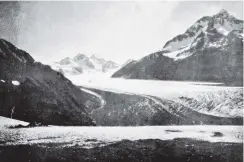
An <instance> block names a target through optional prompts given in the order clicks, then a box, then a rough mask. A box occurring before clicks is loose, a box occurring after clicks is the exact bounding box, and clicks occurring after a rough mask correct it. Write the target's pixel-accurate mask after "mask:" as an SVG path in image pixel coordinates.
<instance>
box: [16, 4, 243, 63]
mask: <svg viewBox="0 0 244 162" xmlns="http://www.w3.org/2000/svg"><path fill="white" fill-rule="evenodd" d="M242 7H243V4H242V2H138V1H137V2H21V7H20V17H19V32H18V41H17V46H18V47H20V48H22V49H24V50H26V51H27V52H29V53H30V54H31V55H32V56H33V57H34V58H35V59H36V60H38V61H41V62H43V63H50V62H52V61H59V60H60V59H62V58H64V57H73V56H75V55H76V54H78V53H84V54H87V55H91V54H98V55H100V56H101V57H104V58H105V59H110V60H113V61H116V62H118V63H124V62H125V61H126V60H128V59H139V58H141V57H143V56H145V55H148V54H150V53H152V52H155V51H157V50H159V49H162V47H163V46H164V44H165V43H166V41H168V40H169V39H171V38H173V37H174V36H176V35H177V34H180V33H183V32H185V30H186V29H187V28H188V27H190V26H191V25H192V24H193V23H194V22H195V21H196V20H197V19H199V18H201V17H202V16H211V15H213V14H216V13H218V12H219V11H220V10H221V9H226V10H227V11H228V12H229V13H230V14H232V15H234V16H236V17H238V18H240V19H243V17H242V15H243V13H242V12H243V8H242Z"/></svg>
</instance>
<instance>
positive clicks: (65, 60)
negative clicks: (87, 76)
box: [60, 57, 71, 65]
mask: <svg viewBox="0 0 244 162" xmlns="http://www.w3.org/2000/svg"><path fill="white" fill-rule="evenodd" d="M70 63H71V58H69V57H66V58H64V59H62V60H61V61H60V64H61V65H67V64H70Z"/></svg>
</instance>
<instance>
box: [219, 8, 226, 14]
mask: <svg viewBox="0 0 244 162" xmlns="http://www.w3.org/2000/svg"><path fill="white" fill-rule="evenodd" d="M219 14H228V12H227V11H226V10H225V9H221V10H220V11H219Z"/></svg>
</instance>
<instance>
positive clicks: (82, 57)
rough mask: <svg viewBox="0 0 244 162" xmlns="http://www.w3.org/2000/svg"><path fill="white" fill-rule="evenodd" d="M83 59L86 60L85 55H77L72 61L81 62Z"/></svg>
mask: <svg viewBox="0 0 244 162" xmlns="http://www.w3.org/2000/svg"><path fill="white" fill-rule="evenodd" d="M84 58H87V56H86V55H85V54H82V53H79V54H78V55H76V56H75V57H74V58H73V59H74V60H82V59H84Z"/></svg>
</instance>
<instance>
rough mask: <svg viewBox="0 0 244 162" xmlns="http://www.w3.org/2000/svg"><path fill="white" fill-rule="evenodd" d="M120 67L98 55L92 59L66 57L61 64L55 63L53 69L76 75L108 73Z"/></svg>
mask: <svg viewBox="0 0 244 162" xmlns="http://www.w3.org/2000/svg"><path fill="white" fill-rule="evenodd" d="M118 67H119V65H118V64H117V63H115V62H113V61H107V60H105V59H103V58H101V57H99V56H97V55H92V56H90V57H88V56H86V55H85V54H78V55H76V56H75V57H73V58H69V57H66V58H64V59H62V60H61V61H60V62H55V63H54V64H53V65H52V68H53V69H55V70H57V71H59V72H61V73H63V74H65V75H76V74H82V73H89V72H91V73H92V72H102V73H107V72H110V71H113V70H115V69H117V68H118Z"/></svg>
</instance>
